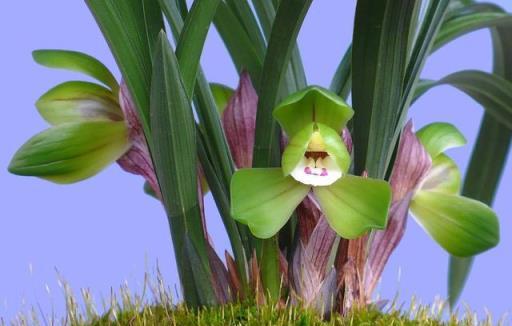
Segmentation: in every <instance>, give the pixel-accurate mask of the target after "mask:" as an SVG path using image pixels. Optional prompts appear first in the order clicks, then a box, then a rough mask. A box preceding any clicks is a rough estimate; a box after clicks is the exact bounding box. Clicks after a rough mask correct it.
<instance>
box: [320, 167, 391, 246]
mask: <svg viewBox="0 0 512 326" xmlns="http://www.w3.org/2000/svg"><path fill="white" fill-rule="evenodd" d="M313 191H314V193H315V196H316V198H317V199H318V201H319V203H320V207H321V208H322V212H323V213H324V214H325V217H326V218H327V221H328V222H329V225H330V226H331V228H333V229H334V230H335V231H336V233H338V234H339V235H340V236H342V237H343V238H345V239H355V238H357V237H359V236H361V235H362V234H364V233H365V232H367V231H370V230H371V229H384V228H385V227H386V224H387V219H388V210H389V206H390V204H391V188H390V186H389V184H388V183H387V182H385V181H382V180H377V179H367V178H363V177H356V176H352V175H347V176H345V177H342V178H341V179H340V180H339V181H337V182H335V183H334V184H332V185H331V186H327V187H314V188H313Z"/></svg>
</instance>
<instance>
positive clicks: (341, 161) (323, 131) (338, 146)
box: [317, 123, 351, 173]
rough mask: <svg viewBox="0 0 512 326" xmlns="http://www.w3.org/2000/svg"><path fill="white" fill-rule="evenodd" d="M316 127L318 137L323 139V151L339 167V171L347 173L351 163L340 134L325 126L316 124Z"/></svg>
mask: <svg viewBox="0 0 512 326" xmlns="http://www.w3.org/2000/svg"><path fill="white" fill-rule="evenodd" d="M317 126H318V131H319V132H320V135H322V138H323V139H324V143H325V151H326V152H327V154H329V156H331V157H333V158H334V161H335V162H336V164H337V165H338V166H339V167H340V169H341V171H343V173H347V171H348V169H349V167H350V162H351V159H350V153H349V152H348V150H347V147H346V146H345V143H344V142H343V139H342V138H341V136H340V134H339V133H338V132H337V131H335V130H333V129H332V128H330V127H328V126H327V125H324V124H321V123H318V124H317Z"/></svg>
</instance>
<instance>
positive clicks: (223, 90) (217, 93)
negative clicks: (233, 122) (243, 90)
mask: <svg viewBox="0 0 512 326" xmlns="http://www.w3.org/2000/svg"><path fill="white" fill-rule="evenodd" d="M210 88H211V90H212V95H213V98H214V99H215V104H216V105H217V111H218V112H219V116H222V113H224V110H225V109H226V106H227V105H228V102H229V99H230V98H231V96H232V95H233V93H234V92H235V91H234V90H233V89H232V88H230V87H228V86H225V85H222V84H216V83H211V84H210Z"/></svg>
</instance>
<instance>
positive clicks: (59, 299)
mask: <svg viewBox="0 0 512 326" xmlns="http://www.w3.org/2000/svg"><path fill="white" fill-rule="evenodd" d="M495 2H497V3H499V4H500V5H503V6H504V7H505V8H507V9H508V10H512V4H510V2H509V1H507V0H500V1H495ZM354 6H355V1H354V0H351V1H343V4H341V1H340V2H338V1H336V4H334V2H333V1H315V2H314V4H313V6H312V8H311V10H310V12H309V15H308V17H307V18H306V21H305V23H304V27H303V29H302V31H301V34H300V37H299V41H300V47H301V50H302V54H303V59H304V64H305V67H306V70H307V75H308V80H309V83H311V84H319V85H323V86H328V85H329V82H330V79H331V77H332V74H333V72H334V70H335V68H336V66H337V64H338V60H339V58H340V57H341V56H342V54H343V53H344V51H345V49H346V47H347V45H348V44H349V42H350V39H351V33H352V24H353V13H354ZM0 15H1V17H0V31H1V32H0V33H1V34H0V35H1V41H2V50H1V51H0V56H1V60H0V64H1V65H2V66H1V69H0V71H1V73H2V76H1V77H0V82H1V88H0V89H1V91H0V92H1V93H0V94H1V96H2V98H3V102H2V103H3V105H2V123H1V126H2V127H1V128H0V139H1V144H2V146H1V150H0V192H1V197H0V266H1V267H0V316H2V317H5V318H6V319H7V320H10V319H11V318H13V317H14V316H15V314H16V312H18V311H20V310H23V309H27V308H29V307H31V306H33V305H40V306H41V308H42V310H43V311H45V312H47V313H51V311H52V309H54V311H55V312H56V313H57V315H61V314H62V312H63V311H64V306H63V296H62V294H61V289H60V288H59V286H58V282H57V279H58V275H57V272H58V273H59V274H60V275H62V277H63V278H65V279H66V280H67V281H68V282H69V283H70V285H71V286H72V287H73V288H74V289H75V291H76V292H78V289H80V288H90V289H92V291H93V294H94V298H95V299H96V301H97V303H98V305H99V306H101V301H102V299H103V298H106V297H108V295H109V293H110V289H111V287H114V288H117V287H118V286H119V285H121V284H123V283H124V282H127V283H128V284H129V287H130V288H131V289H133V290H134V291H139V292H140V291H141V286H142V283H143V280H144V273H145V272H152V271H154V268H155V266H156V264H157V262H158V264H159V266H160V269H161V270H162V273H163V275H164V277H165V278H166V280H167V282H168V284H170V285H171V286H172V285H173V284H175V283H176V281H177V276H176V267H175V262H174V261H173V259H174V258H173V252H172V245H171V241H170V238H169V230H168V225H167V221H166V218H165V216H164V213H163V210H162V208H161V207H160V204H159V203H158V202H157V201H155V200H153V199H151V198H149V197H147V196H145V195H144V194H143V193H142V191H141V187H142V180H141V179H140V178H138V177H135V176H131V175H128V174H125V173H123V172H121V170H120V169H119V168H118V167H117V166H112V167H110V168H108V169H107V170H106V171H104V172H103V173H101V174H100V175H98V176H97V177H95V178H93V179H91V180H88V181H86V182H82V183H80V184H77V185H73V186H57V185H54V184H51V183H48V182H45V181H41V180H38V179H34V178H22V177H16V176H12V175H10V174H8V173H7V171H6V167H7V165H8V163H9V160H10V158H11V156H12V154H13V153H14V152H15V151H16V149H17V148H18V147H19V146H20V145H21V144H22V143H23V142H24V141H25V140H27V139H28V138H29V137H30V136H32V135H33V134H34V133H36V132H38V131H40V130H42V129H44V128H45V127H46V125H45V123H44V121H43V120H42V119H41V118H40V117H39V116H38V114H37V112H36V110H35V107H34V105H33V103H34V102H35V101H36V99H37V98H38V97H39V96H40V95H41V94H43V92H45V91H46V90H48V89H49V88H50V87H52V86H54V85H56V84H57V83H59V82H62V81H65V80H69V79H73V78H82V76H80V75H76V74H71V73H66V72H62V71H53V70H47V69H45V68H42V67H40V66H38V65H36V64H35V63H33V61H32V59H31V51H32V50H33V49H38V48H64V49H74V50H79V51H84V52H86V53H90V54H92V55H94V56H96V57H97V58H99V59H100V60H102V61H103V62H104V63H105V64H107V66H109V67H110V68H111V69H112V70H113V71H115V72H116V74H117V75H119V74H118V71H117V70H116V67H115V62H114V60H113V58H112V57H111V55H110V53H109V50H108V47H107V45H106V43H105V41H104V40H103V38H102V35H101V33H100V32H99V29H98V28H97V27H96V25H95V22H94V20H93V18H92V16H91V15H90V13H89V11H88V10H87V8H86V6H85V4H84V3H83V2H82V1H63V0H61V1H58V0H51V1H31V2H30V4H27V3H26V2H24V1H7V2H6V3H4V5H3V8H2V10H1V13H0ZM202 63H203V67H204V69H205V71H206V74H207V76H208V78H209V79H210V80H211V81H216V82H222V83H226V84H228V85H231V86H235V85H236V82H237V76H236V72H235V70H234V68H233V66H232V64H231V63H230V60H229V58H228V56H227V54H226V51H225V49H224V47H223V45H222V42H221V41H220V39H219V37H218V35H217V34H216V32H215V31H211V33H210V35H209V38H208V41H207V44H206V48H205V52H204V56H203V59H202ZM490 67H491V47H490V38H489V33H488V32H487V31H479V32H475V33H473V34H471V35H469V36H466V37H464V38H461V39H459V40H458V41H456V42H455V43H453V44H451V45H449V46H447V47H445V48H444V49H442V50H440V51H439V52H438V53H436V54H435V55H434V56H432V57H431V58H430V59H429V61H428V63H427V65H426V67H425V71H424V77H427V78H440V77H442V76H444V75H445V74H448V73H450V72H454V71H457V70H461V69H469V68H472V69H483V70H487V71H488V70H489V69H490ZM481 115H482V109H481V108H480V107H479V106H478V105H477V104H476V103H474V102H473V101H472V100H471V99H469V98H468V97H466V96H464V95H463V94H461V93H459V92H458V91H456V90H454V89H452V88H449V87H440V88H437V89H435V90H433V91H432V92H430V93H429V94H427V95H426V96H424V97H423V98H422V99H421V100H419V101H418V102H417V103H416V104H415V106H414V107H413V108H412V110H411V116H412V117H413V118H414V121H415V125H416V126H417V127H421V126H422V125H424V124H426V123H428V122H431V121H450V122H452V123H454V124H455V125H457V127H459V128H460V129H461V130H462V131H463V133H464V134H465V135H466V136H467V138H468V140H469V144H468V146H466V147H465V148H463V149H457V150H453V151H452V152H451V154H452V156H453V157H454V158H455V159H456V161H457V162H458V164H459V166H460V167H461V168H462V169H465V168H466V165H467V162H468V159H469V155H470V151H471V147H472V145H473V143H474V140H475V136H476V132H477V130H478V125H479V120H480V117H481ZM511 177H512V164H508V166H507V168H506V170H505V172H504V175H503V179H502V182H501V186H500V188H499V191H498V195H497V197H496V202H495V209H496V211H497V212H498V214H499V215H500V217H501V221H502V224H501V228H502V241H501V244H500V245H499V247H498V248H496V249H494V250H492V251H490V252H488V253H485V254H484V255H482V256H480V257H478V259H477V261H476V265H475V268H474V270H473V274H472V275H471V278H470V280H469V282H468V287H467V290H466V291H465V292H464V295H463V300H464V301H465V302H467V303H468V304H469V305H470V306H471V307H472V308H473V309H475V310H477V311H478V312H480V313H481V312H483V310H484V308H488V309H489V310H490V311H491V312H492V313H493V314H494V315H495V316H497V317H499V316H501V315H502V314H504V313H505V312H509V311H510V310H511V308H512V303H511V300H510V292H511V291H512V286H511V284H510V278H509V277H510V275H511V273H512V264H511V263H510V248H511V245H512V219H511V216H510V215H511V214H510V210H511V208H512V206H511V205H512V204H511V203H510V194H511V193H512V183H511ZM507 198H509V199H508V202H507ZM207 210H208V213H209V215H208V219H209V220H208V223H209V225H210V229H211V233H212V236H213V237H214V239H215V240H216V244H217V249H218V250H223V248H224V247H225V245H226V243H227V238H226V236H225V234H224V232H223V231H222V230H221V223H220V221H219V219H218V216H217V213H216V210H215V207H214V205H213V202H212V200H211V198H208V200H207ZM447 261H448V259H447V255H446V254H445V253H444V252H443V251H442V250H441V249H440V248H439V247H438V246H437V245H436V244H435V243H434V242H433V241H431V240H430V239H429V238H428V236H427V235H426V234H425V233H424V232H423V231H422V230H421V229H420V228H419V227H418V226H417V225H416V224H415V222H414V221H412V220H411V221H410V223H409V228H408V230H407V234H406V236H405V239H404V240H403V242H402V244H401V246H400V247H399V249H398V250H397V252H396V253H395V255H394V256H393V257H392V259H391V260H390V263H389V265H388V267H387V270H386V271H385V274H384V277H383V281H382V284H381V286H380V287H379V291H380V293H381V295H382V296H383V297H387V298H391V297H394V296H395V294H396V293H397V292H399V294H400V297H401V299H402V300H406V301H407V300H409V299H410V298H411V296H413V295H416V296H417V297H418V298H419V299H421V301H423V302H427V303H428V302H431V301H432V300H433V299H434V297H435V296H436V295H441V296H444V295H445V292H446V271H447Z"/></svg>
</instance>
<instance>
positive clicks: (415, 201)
mask: <svg viewBox="0 0 512 326" xmlns="http://www.w3.org/2000/svg"><path fill="white" fill-rule="evenodd" d="M416 135H417V137H418V139H419V140H420V142H421V143H422V144H423V146H424V147H425V150H426V151H427V152H428V154H429V156H430V158H431V160H432V167H431V168H430V170H429V171H428V172H427V174H426V176H425V177H424V179H423V180H422V182H421V183H420V185H419V187H418V189H417V190H416V192H415V193H414V196H413V197H412V200H411V205H410V211H411V213H412V215H413V216H414V217H415V219H416V220H417V222H418V223H419V224H420V225H421V226H422V227H423V228H424V229H425V231H426V232H427V233H428V234H429V235H430V236H431V237H432V238H433V239H434V240H435V241H436V242H437V243H438V244H439V245H440V246H441V247H443V248H444V249H445V250H446V251H448V252H449V253H450V254H452V255H454V256H459V257H468V256H473V255H476V254H479V253H481V252H483V251H485V250H488V249H490V248H492V247H494V246H496V245H497V244H498V242H499V222H498V218H497V216H496V214H495V213H494V211H493V210H492V209H491V208H490V207H488V206H487V205H485V204H484V203H482V202H479V201H477V200H473V199H470V198H467V197H463V196H460V195H459V192H460V189H461V173H460V171H459V169H458V167H457V165H456V164H455V162H454V161H453V160H452V159H451V158H449V157H448V156H447V155H446V154H444V152H445V151H446V150H447V149H449V148H453V147H458V146H462V145H465V144H466V140H465V138H464V136H463V135H462V134H461V133H460V132H459V131H458V130H457V129H456V128H455V127H454V126H453V125H451V124H448V123H433V124H430V125H427V126H425V127H423V128H422V129H420V130H419V131H418V132H417V133H416Z"/></svg>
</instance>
